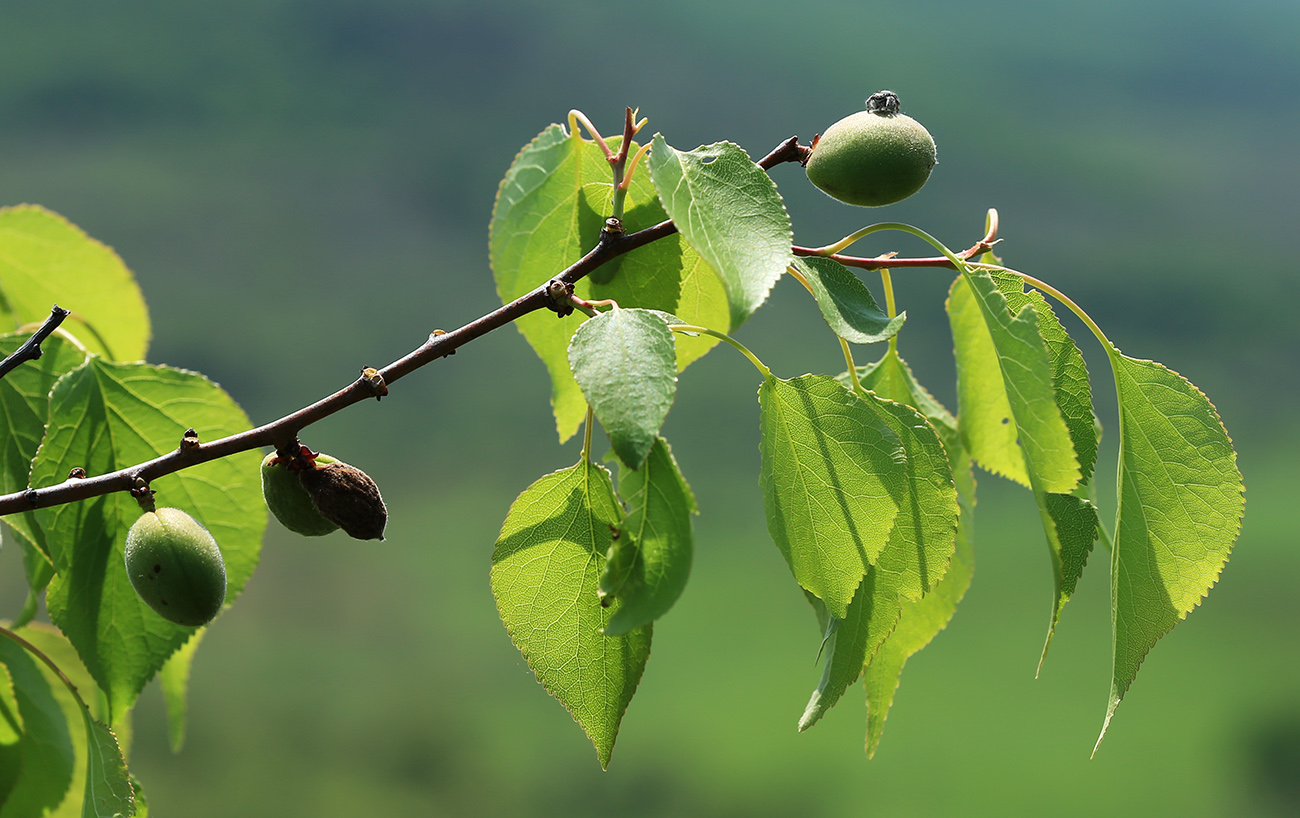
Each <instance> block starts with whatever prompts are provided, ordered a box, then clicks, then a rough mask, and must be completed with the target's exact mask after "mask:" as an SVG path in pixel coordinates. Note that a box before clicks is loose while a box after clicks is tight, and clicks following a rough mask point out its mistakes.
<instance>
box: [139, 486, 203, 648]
mask: <svg viewBox="0 0 1300 818" xmlns="http://www.w3.org/2000/svg"><path fill="white" fill-rule="evenodd" d="M126 575H127V578H129V579H130V580H131V587H132V588H135V592H136V593H137V594H139V596H140V598H141V599H143V600H144V601H145V604H147V605H148V606H149V607H150V608H153V609H154V611H155V612H157V613H158V615H159V616H161V617H162V618H163V619H166V620H168V621H170V622H175V623H176V624H177V625H188V626H190V627H197V626H199V625H206V624H207V623H208V622H211V621H212V618H213V617H215V616H216V615H217V612H218V611H220V610H221V605H222V604H223V603H224V602H225V601H226V563H225V560H223V559H222V558H221V549H220V548H218V547H217V541H216V540H214V539H213V538H212V535H211V534H209V533H208V530H207V529H206V528H204V527H203V526H202V525H200V524H199V522H198V520H195V519H194V518H193V517H191V516H190V515H188V514H186V513H185V512H183V511H181V510H180V509H178V508H160V509H158V510H157V511H147V512H145V513H144V514H142V515H140V519H138V520H136V521H135V524H134V525H132V526H131V530H130V531H129V532H127V535H126Z"/></svg>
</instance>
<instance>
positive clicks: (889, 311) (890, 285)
mask: <svg viewBox="0 0 1300 818" xmlns="http://www.w3.org/2000/svg"><path fill="white" fill-rule="evenodd" d="M880 286H881V287H883V288H884V290H885V314H886V315H888V316H889V317H890V319H891V320H892V319H893V318H894V316H895V315H897V314H898V312H897V310H896V309H895V304H894V280H893V279H892V278H890V277H889V268H888V267H881V268H880ZM889 351H890V352H892V353H894V354H895V355H897V354H898V333H894V334H893V335H891V336H889Z"/></svg>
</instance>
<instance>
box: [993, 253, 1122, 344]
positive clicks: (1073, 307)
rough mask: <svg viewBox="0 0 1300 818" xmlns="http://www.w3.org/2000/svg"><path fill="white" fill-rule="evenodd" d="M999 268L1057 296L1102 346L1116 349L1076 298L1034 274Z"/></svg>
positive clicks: (1052, 295)
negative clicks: (1075, 301)
mask: <svg viewBox="0 0 1300 818" xmlns="http://www.w3.org/2000/svg"><path fill="white" fill-rule="evenodd" d="M981 266H984V265H981ZM998 269H1001V270H1005V271H1006V272H1008V273H1014V274H1015V275H1018V276H1020V277H1021V278H1023V279H1024V280H1025V283H1026V284H1028V285H1029V286H1031V287H1033V288H1035V289H1038V290H1042V291H1043V292H1045V293H1047V294H1048V295H1050V296H1051V297H1052V298H1055V299H1056V300H1057V301H1060V302H1061V303H1062V304H1064V305H1065V306H1066V307H1068V308H1069V309H1070V312H1072V313H1074V314H1075V315H1077V316H1079V320H1080V321H1082V322H1083V323H1084V324H1086V325H1087V326H1088V329H1090V330H1092V334H1093V335H1095V336H1097V340H1098V341H1100V342H1101V345H1102V346H1104V347H1105V348H1106V349H1107V350H1108V351H1114V349H1115V345H1114V344H1112V343H1111V342H1110V339H1109V338H1107V337H1106V333H1104V332H1102V331H1101V327H1099V326H1097V322H1096V321H1093V320H1092V317H1091V316H1089V315H1088V313H1086V312H1084V311H1083V308H1082V307H1080V306H1079V305H1078V304H1076V303H1074V300H1073V299H1071V298H1070V297H1069V296H1067V295H1066V294H1065V293H1063V292H1061V291H1060V290H1058V289H1056V288H1055V287H1053V286H1052V285H1051V284H1048V283H1047V282H1046V281H1040V280H1039V279H1037V278H1034V277H1033V276H1031V275H1028V274H1027V273H1020V272H1016V271H1015V270H1012V269H1009V268H1007V267H999V268H998Z"/></svg>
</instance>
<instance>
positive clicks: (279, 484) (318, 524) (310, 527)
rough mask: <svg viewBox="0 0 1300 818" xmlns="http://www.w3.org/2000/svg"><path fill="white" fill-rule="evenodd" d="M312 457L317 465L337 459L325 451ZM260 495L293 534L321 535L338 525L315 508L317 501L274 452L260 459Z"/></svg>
mask: <svg viewBox="0 0 1300 818" xmlns="http://www.w3.org/2000/svg"><path fill="white" fill-rule="evenodd" d="M315 461H316V463H318V464H320V465H328V464H330V463H337V462H338V461H337V460H335V459H334V458H332V457H330V456H329V455H327V454H318V455H316V458H315ZM262 499H264V500H265V501H266V507H267V508H269V509H270V510H271V513H272V514H274V515H275V519H277V520H279V521H280V525H283V526H284V527H285V528H287V529H289V530H290V531H292V532H294V533H295V534H301V535H303V536H304V537H321V536H324V535H325V534H329V533H330V532H332V531H338V529H339V526H338V523H333V522H330V521H329V520H327V519H325V518H324V517H322V516H321V513H320V512H319V511H317V510H316V504H315V503H313V502H312V501H311V496H310V495H309V494H307V490H306V489H305V488H303V487H302V482H301V481H300V480H299V479H298V472H296V471H293V470H291V469H290V468H289V466H288V465H287V464H286V463H285V462H284V460H283V458H281V457H279V456H278V455H276V453H275V452H272V453H271V454H268V455H267V456H266V458H265V459H264V460H263V461H262Z"/></svg>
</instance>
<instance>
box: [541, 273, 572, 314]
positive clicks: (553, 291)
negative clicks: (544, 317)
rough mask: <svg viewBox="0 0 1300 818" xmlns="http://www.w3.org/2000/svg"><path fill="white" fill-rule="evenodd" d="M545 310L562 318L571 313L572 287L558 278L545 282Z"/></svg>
mask: <svg viewBox="0 0 1300 818" xmlns="http://www.w3.org/2000/svg"><path fill="white" fill-rule="evenodd" d="M546 298H547V304H546V306H547V308H548V309H551V310H553V311H554V312H555V314H556V315H558V316H560V317H561V318H563V317H564V316H566V315H569V314H570V313H572V312H573V302H572V301H571V299H572V298H573V285H572V284H566V283H565V282H563V281H561V280H560V279H558V278H553V279H551V280H550V281H548V282H546Z"/></svg>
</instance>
